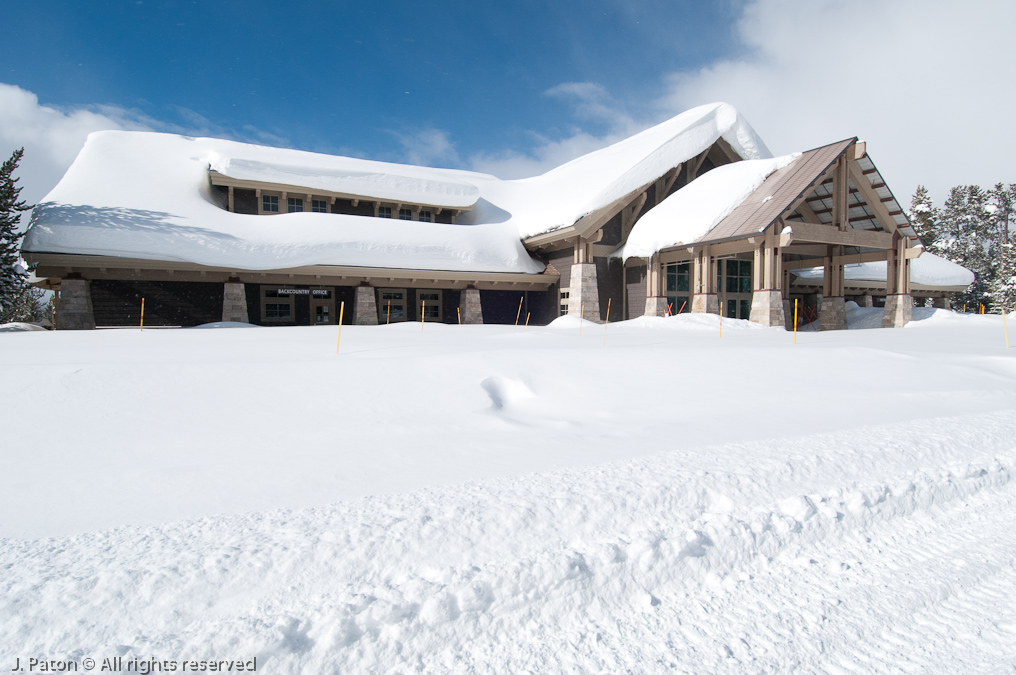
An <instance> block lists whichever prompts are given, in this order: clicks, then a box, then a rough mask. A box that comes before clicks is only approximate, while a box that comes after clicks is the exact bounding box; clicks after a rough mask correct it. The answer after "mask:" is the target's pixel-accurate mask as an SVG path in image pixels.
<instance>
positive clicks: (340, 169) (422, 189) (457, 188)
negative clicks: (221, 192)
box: [210, 147, 480, 209]
mask: <svg viewBox="0 0 1016 675" xmlns="http://www.w3.org/2000/svg"><path fill="white" fill-rule="evenodd" d="M256 150H257V151H260V152H259V154H261V153H265V154H267V153H269V152H270V153H272V154H274V153H275V148H263V147H257V148H256ZM286 152H287V154H298V156H297V157H293V158H292V159H293V160H296V161H297V163H283V161H278V160H275V161H267V160H264V159H251V158H249V157H243V158H237V157H220V158H218V159H216V160H214V161H212V162H211V163H210V168H211V169H212V170H213V171H216V172H218V173H220V174H222V175H223V176H228V177H230V178H236V179H238V180H251V181H258V182H262V183H277V184H283V185H298V186H300V187H305V188H309V189H312V190H324V191H326V192H337V193H342V194H348V195H355V196H357V197H366V198H371V199H377V200H382V201H390V202H402V203H405V202H408V203H412V204H427V205H430V206H441V207H447V208H453V209H464V208H471V207H472V206H473V205H474V204H475V203H476V200H477V198H479V196H480V191H479V190H478V189H477V188H476V186H475V185H473V184H472V183H469V182H466V181H464V180H455V179H454V178H453V177H451V176H443V177H441V178H440V179H438V178H437V177H436V176H435V175H434V172H433V170H432V169H428V168H426V167H419V166H406V165H403V164H385V163H384V162H370V161H365V160H355V159H353V158H350V157H332V156H329V155H318V154H315V153H310V152H298V151H293V150H290V151H286ZM280 154H281V153H280ZM273 159H275V158H273ZM280 159H281V158H280ZM287 159H288V158H287ZM347 160H352V161H347Z"/></svg>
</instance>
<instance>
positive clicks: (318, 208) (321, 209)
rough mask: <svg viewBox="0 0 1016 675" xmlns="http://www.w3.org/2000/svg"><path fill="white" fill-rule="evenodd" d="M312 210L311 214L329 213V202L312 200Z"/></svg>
mask: <svg viewBox="0 0 1016 675" xmlns="http://www.w3.org/2000/svg"><path fill="white" fill-rule="evenodd" d="M310 210H311V213H328V202H326V201H325V200H323V199H312V200H311V202H310Z"/></svg>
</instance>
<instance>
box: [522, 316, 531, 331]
mask: <svg viewBox="0 0 1016 675" xmlns="http://www.w3.org/2000/svg"><path fill="white" fill-rule="evenodd" d="M526 328H529V312H526V326H525V328H523V329H522V330H523V331H524V330H525V329H526Z"/></svg>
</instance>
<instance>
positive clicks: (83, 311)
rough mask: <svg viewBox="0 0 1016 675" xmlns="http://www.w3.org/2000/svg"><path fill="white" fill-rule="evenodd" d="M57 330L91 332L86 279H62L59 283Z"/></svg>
mask: <svg viewBox="0 0 1016 675" xmlns="http://www.w3.org/2000/svg"><path fill="white" fill-rule="evenodd" d="M56 328H57V330H91V329H93V328H95V317H94V315H93V314H92V294H91V292H90V291H89V289H88V281H87V280H86V279H63V280H62V281H61V282H60V305H59V307H58V308H57V315H56Z"/></svg>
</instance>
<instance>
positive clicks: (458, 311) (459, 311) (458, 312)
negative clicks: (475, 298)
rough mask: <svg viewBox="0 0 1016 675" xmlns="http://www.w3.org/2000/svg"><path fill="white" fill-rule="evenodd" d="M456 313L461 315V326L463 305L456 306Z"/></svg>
mask: <svg viewBox="0 0 1016 675" xmlns="http://www.w3.org/2000/svg"><path fill="white" fill-rule="evenodd" d="M455 313H456V314H458V315H459V325H460V326H461V325H462V308H461V307H456V308H455Z"/></svg>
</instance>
